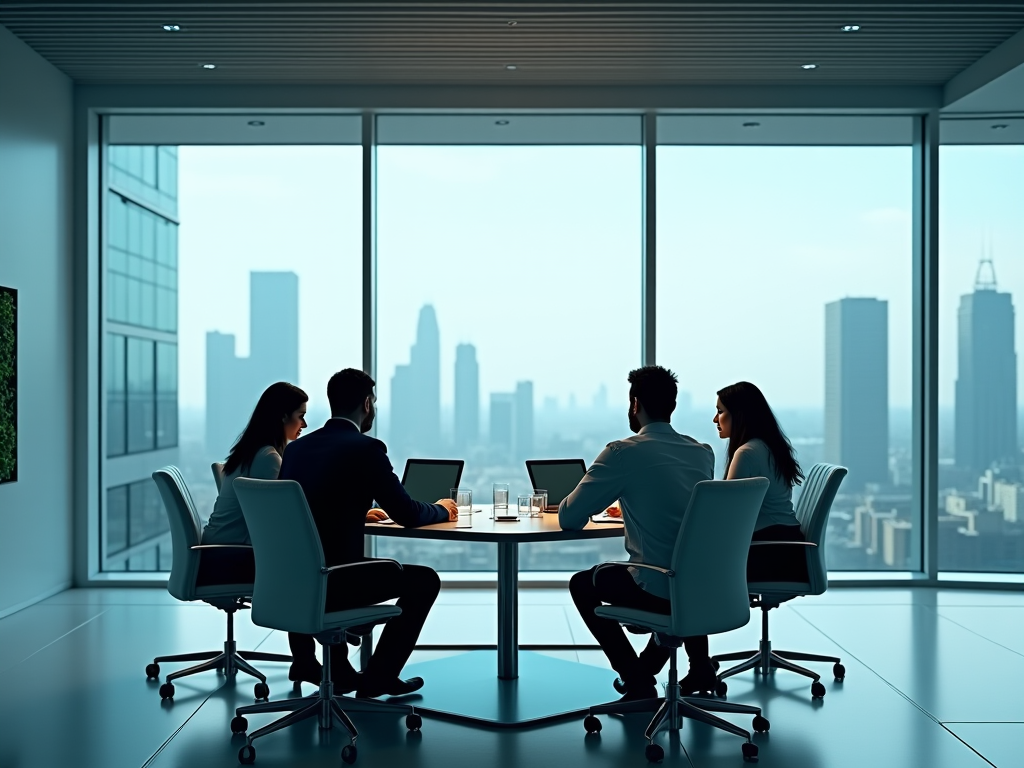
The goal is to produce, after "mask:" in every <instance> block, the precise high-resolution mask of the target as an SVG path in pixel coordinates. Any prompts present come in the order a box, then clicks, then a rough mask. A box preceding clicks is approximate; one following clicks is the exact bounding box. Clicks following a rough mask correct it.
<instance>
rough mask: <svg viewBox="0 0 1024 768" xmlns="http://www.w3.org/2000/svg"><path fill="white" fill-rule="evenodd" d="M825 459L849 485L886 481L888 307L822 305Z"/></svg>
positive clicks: (876, 303)
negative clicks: (840, 469) (845, 473)
mask: <svg viewBox="0 0 1024 768" xmlns="http://www.w3.org/2000/svg"><path fill="white" fill-rule="evenodd" d="M825 460H826V461H829V462H832V463H835V464H841V465H843V466H845V467H847V468H848V469H849V470H850V480H849V483H848V487H849V488H850V490H854V491H859V490H862V488H863V486H864V485H865V484H866V483H879V484H888V483H889V305H888V302H885V301H880V300H879V299H842V300H840V301H834V302H832V303H830V304H826V305H825Z"/></svg>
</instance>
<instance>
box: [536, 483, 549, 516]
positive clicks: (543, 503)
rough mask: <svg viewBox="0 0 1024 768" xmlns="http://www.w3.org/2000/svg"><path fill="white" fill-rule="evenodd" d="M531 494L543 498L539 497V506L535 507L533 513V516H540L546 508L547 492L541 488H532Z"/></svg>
mask: <svg viewBox="0 0 1024 768" xmlns="http://www.w3.org/2000/svg"><path fill="white" fill-rule="evenodd" d="M533 495H534V496H543V499H541V503H540V506H538V507H537V512H536V514H534V515H533V516H534V517H541V516H543V514H544V513H545V512H547V510H548V492H547V491H546V490H544V489H543V488H534V489H533Z"/></svg>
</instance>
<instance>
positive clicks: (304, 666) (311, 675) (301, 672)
mask: <svg viewBox="0 0 1024 768" xmlns="http://www.w3.org/2000/svg"><path fill="white" fill-rule="evenodd" d="M321 677H323V667H321V666H320V662H319V661H314V662H313V663H312V664H310V663H302V662H296V661H293V662H292V665H291V667H289V668H288V679H289V680H291V681H292V682H293V683H312V684H313V685H320V678H321Z"/></svg>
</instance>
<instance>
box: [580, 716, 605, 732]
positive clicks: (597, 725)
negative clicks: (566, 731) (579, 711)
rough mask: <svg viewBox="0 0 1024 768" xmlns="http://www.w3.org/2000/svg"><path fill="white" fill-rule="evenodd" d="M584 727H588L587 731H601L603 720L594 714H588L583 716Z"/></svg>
mask: <svg viewBox="0 0 1024 768" xmlns="http://www.w3.org/2000/svg"><path fill="white" fill-rule="evenodd" d="M583 727H584V728H586V729H587V733H600V732H601V721H600V720H599V719H597V718H596V717H594V716H593V715H587V716H586V717H585V718H583Z"/></svg>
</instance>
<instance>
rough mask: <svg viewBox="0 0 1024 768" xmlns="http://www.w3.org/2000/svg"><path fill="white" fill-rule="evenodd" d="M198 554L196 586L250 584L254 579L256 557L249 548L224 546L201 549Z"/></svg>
mask: <svg viewBox="0 0 1024 768" xmlns="http://www.w3.org/2000/svg"><path fill="white" fill-rule="evenodd" d="M200 551H201V552H202V554H201V555H200V556H199V573H198V574H197V575H196V586H197V587H210V586H213V585H214V584H252V583H253V582H254V581H255V580H256V558H255V557H253V554H252V550H251V549H241V548H237V549H236V548H234V547H225V548H224V549H203V550H200Z"/></svg>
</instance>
